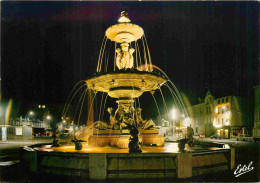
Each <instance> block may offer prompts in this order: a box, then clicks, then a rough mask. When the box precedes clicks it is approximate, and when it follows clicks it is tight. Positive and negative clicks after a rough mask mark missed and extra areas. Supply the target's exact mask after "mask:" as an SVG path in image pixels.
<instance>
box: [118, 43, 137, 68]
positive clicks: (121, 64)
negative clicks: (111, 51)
mask: <svg viewBox="0 0 260 183" xmlns="http://www.w3.org/2000/svg"><path fill="white" fill-rule="evenodd" d="M128 47H129V44H128V43H122V44H121V49H120V48H117V49H116V53H117V56H116V66H117V67H118V69H119V70H121V69H131V68H133V66H134V57H133V53H134V51H135V49H134V48H130V49H129V48H128Z"/></svg>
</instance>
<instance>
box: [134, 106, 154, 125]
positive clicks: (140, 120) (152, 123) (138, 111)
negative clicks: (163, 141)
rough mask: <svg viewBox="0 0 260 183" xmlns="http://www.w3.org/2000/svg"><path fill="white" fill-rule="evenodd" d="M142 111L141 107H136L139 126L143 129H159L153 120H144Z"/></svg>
mask: <svg viewBox="0 0 260 183" xmlns="http://www.w3.org/2000/svg"><path fill="white" fill-rule="evenodd" d="M141 111H142V109H141V108H139V107H138V108H137V109H136V121H137V126H138V127H139V128H140V129H142V130H148V129H157V126H156V125H155V124H154V122H153V120H151V119H149V120H143V118H142V115H141Z"/></svg>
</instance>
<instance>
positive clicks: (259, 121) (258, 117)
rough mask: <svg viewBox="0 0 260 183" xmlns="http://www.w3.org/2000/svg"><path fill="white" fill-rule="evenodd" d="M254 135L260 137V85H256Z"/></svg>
mask: <svg viewBox="0 0 260 183" xmlns="http://www.w3.org/2000/svg"><path fill="white" fill-rule="evenodd" d="M253 136H254V137H260V85H258V86H255V87H254V129H253Z"/></svg>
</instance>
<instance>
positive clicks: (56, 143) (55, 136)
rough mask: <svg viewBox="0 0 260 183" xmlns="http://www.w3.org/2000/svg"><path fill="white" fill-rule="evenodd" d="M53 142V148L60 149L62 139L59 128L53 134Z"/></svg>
mask: <svg viewBox="0 0 260 183" xmlns="http://www.w3.org/2000/svg"><path fill="white" fill-rule="evenodd" d="M52 137H53V141H52V147H59V146H60V137H59V132H58V128H56V129H55V132H54V133H53V136H52Z"/></svg>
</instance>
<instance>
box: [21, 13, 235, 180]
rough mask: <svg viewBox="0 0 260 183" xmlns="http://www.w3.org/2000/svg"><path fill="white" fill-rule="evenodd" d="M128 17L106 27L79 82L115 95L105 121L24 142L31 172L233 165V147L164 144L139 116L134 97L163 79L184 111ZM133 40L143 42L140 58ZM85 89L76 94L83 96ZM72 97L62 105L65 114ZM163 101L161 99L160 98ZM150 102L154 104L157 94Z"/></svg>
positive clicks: (126, 174)
mask: <svg viewBox="0 0 260 183" xmlns="http://www.w3.org/2000/svg"><path fill="white" fill-rule="evenodd" d="M130 22H131V21H130V19H129V18H128V15H127V13H126V12H124V11H123V12H122V13H121V16H120V18H119V20H118V24H115V25H113V26H111V27H109V28H108V29H107V30H106V33H105V38H104V41H103V44H102V47H101V50H100V55H99V59H98V65H97V72H96V73H95V74H94V75H93V76H91V77H89V78H88V79H86V80H85V81H83V83H84V84H83V85H82V86H86V87H87V90H88V91H89V90H90V91H93V92H94V93H95V95H96V94H97V93H98V92H103V93H105V94H107V96H109V97H111V98H114V99H116V103H117V105H118V106H117V108H116V109H113V108H112V107H108V108H107V112H108V113H109V115H110V117H109V121H108V122H105V121H103V120H98V121H96V122H94V123H93V124H92V125H89V126H87V127H85V128H84V129H82V130H81V131H79V132H76V133H75V134H74V139H73V140H71V141H70V142H66V143H62V142H60V139H59V134H58V132H57V133H55V134H54V140H53V144H37V145H34V146H30V147H24V148H23V154H22V157H23V158H22V161H23V162H24V165H26V168H27V169H28V171H29V172H30V173H32V174H34V175H35V174H36V175H37V176H42V175H46V174H48V175H49V174H56V175H61V176H64V175H66V176H72V177H73V176H79V177H81V178H86V179H110V178H187V177H191V176H192V175H200V174H204V173H208V171H209V170H210V171H211V172H214V171H215V170H216V171H219V170H222V169H223V170H227V169H231V168H233V167H234V150H233V149H230V148H224V146H223V144H217V145H216V146H214V147H203V146H198V147H192V148H191V147H189V148H186V149H185V150H184V148H185V143H186V142H187V141H188V140H187V139H184V140H181V143H180V144H181V145H179V148H178V143H169V144H165V143H164V137H163V135H161V134H159V129H158V127H157V126H156V125H155V123H154V122H153V120H152V119H149V120H145V119H143V118H142V115H141V111H142V109H141V107H140V105H139V106H138V105H137V102H139V97H140V96H141V95H143V94H144V93H148V94H151V95H152V96H153V94H154V92H155V91H157V90H158V91H160V93H162V90H161V86H163V85H165V86H167V87H168V88H169V91H170V92H171V94H172V96H175V100H176V102H178V103H179V104H180V105H181V106H182V107H183V111H184V113H185V112H186V111H185V108H184V104H183V102H182V100H181V98H180V94H179V93H178V91H177V90H176V87H175V86H174V85H173V84H172V83H171V82H170V81H169V78H168V77H167V76H166V74H165V73H163V72H162V71H161V70H160V69H159V68H157V67H156V66H153V65H152V62H151V56H150V52H149V49H148V45H147V42H146V38H145V36H144V31H143V29H142V28H141V27H140V26H138V25H135V24H132V23H130ZM107 40H110V41H112V42H114V43H115V49H114V60H113V64H111V65H112V66H113V67H112V71H108V70H109V67H111V65H110V64H108V63H109V58H108V57H107V58H104V50H105V48H106V42H107ZM138 40H141V41H142V43H143V44H142V48H143V52H142V53H143V59H142V57H141V51H140V49H141V46H140V47H139V46H138V44H137V42H138ZM134 53H135V54H134ZM167 82H168V83H170V84H171V86H172V87H173V88H171V87H170V86H169V85H168V83H167ZM82 86H81V87H82ZM81 87H80V88H81ZM78 90H79V89H77V91H78ZM87 90H86V91H84V93H83V94H82V95H81V99H80V100H82V101H84V98H85V96H86V92H87ZM174 90H175V92H174ZM74 95H75V94H73V96H74ZM162 97H163V95H162ZM72 98H73V97H71V99H70V100H69V102H68V103H67V104H66V105H65V110H64V111H65V112H64V116H66V110H67V109H66V108H67V107H68V105H69V103H70V102H71V100H72ZM102 98H103V96H102ZM153 98H154V96H153ZM163 101H164V104H166V102H165V100H164V98H163ZM92 103H93V101H92ZM155 104H156V106H157V109H158V105H157V103H156V100H155ZM81 106H83V105H81ZM101 107H102V104H101ZM104 108H105V105H104ZM80 111H81V109H80ZM166 111H167V107H166ZM100 114H101V111H100ZM159 114H160V113H159ZM191 138H192V135H191V137H190V139H191ZM71 142H72V143H71Z"/></svg>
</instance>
